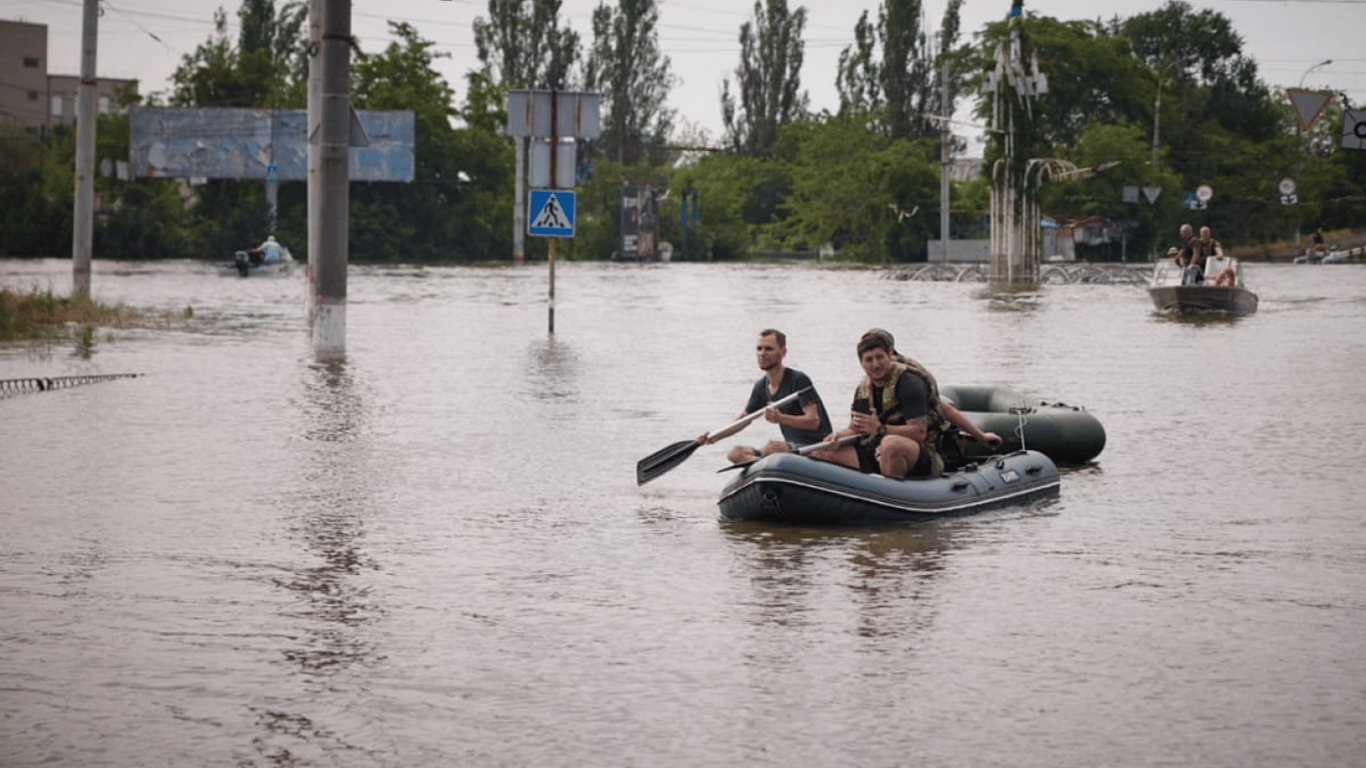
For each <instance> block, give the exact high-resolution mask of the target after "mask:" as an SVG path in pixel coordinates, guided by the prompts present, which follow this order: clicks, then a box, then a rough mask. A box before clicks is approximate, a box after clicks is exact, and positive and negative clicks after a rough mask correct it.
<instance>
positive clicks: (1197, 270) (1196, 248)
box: [1190, 227, 1224, 283]
mask: <svg viewBox="0 0 1366 768" xmlns="http://www.w3.org/2000/svg"><path fill="white" fill-rule="evenodd" d="M1190 253H1191V260H1190V266H1191V267H1193V269H1191V270H1190V275H1191V279H1192V282H1195V283H1201V282H1204V280H1205V260H1206V259H1208V258H1210V257H1211V256H1218V257H1223V255H1224V247H1223V246H1222V245H1220V244H1219V241H1218V240H1215V239H1214V235H1213V233H1211V232H1210V228H1209V227H1201V228H1200V237H1199V239H1197V240H1193V241H1191V244H1190Z"/></svg>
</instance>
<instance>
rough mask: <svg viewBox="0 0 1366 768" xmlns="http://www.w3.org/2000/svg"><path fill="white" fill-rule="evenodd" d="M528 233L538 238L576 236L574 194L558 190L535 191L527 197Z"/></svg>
mask: <svg viewBox="0 0 1366 768" xmlns="http://www.w3.org/2000/svg"><path fill="white" fill-rule="evenodd" d="M527 197H528V201H527V207H526V209H527V211H529V212H530V213H531V216H529V217H528V219H527V226H526V231H527V234H529V235H534V236H536V237H573V236H574V202H575V201H574V193H573V192H566V191H564V190H556V189H533V190H531V192H530V193H529V194H528V195H527Z"/></svg>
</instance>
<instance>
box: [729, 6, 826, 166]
mask: <svg viewBox="0 0 1366 768" xmlns="http://www.w3.org/2000/svg"><path fill="white" fill-rule="evenodd" d="M805 26H806V9H805V8H798V9H797V10H795V11H791V12H789V11H788V8H787V1H786V0H755V3H754V18H753V19H752V20H751V21H746V22H745V23H744V24H743V25H741V27H740V64H739V66H738V67H736V69H735V90H736V93H735V95H733V96H732V95H731V82H730V80H729V79H725V80H723V81H722V85H721V119H722V121H723V122H724V124H725V130H726V141H727V143H728V144H730V146H731V147H732V148H733V149H735V150H736V151H739V152H744V153H747V154H762V153H764V152H767V151H768V150H769V149H771V148H772V147H773V145H774V144H775V143H776V142H777V140H778V128H779V127H780V126H782V125H785V124H787V123H789V122H791V121H792V120H794V119H796V118H797V117H799V116H801V115H803V114H805V113H806V109H807V103H808V100H807V95H806V91H803V90H802V82H801V69H802V54H803V50H804V47H805V43H804V42H803V40H802V29H803V27H805Z"/></svg>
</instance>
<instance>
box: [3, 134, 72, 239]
mask: <svg viewBox="0 0 1366 768" xmlns="http://www.w3.org/2000/svg"><path fill="white" fill-rule="evenodd" d="M68 132H69V131H68ZM46 155H47V151H46V150H45V148H44V146H43V145H42V144H41V143H40V142H39V141H38V139H37V138H36V137H34V136H33V135H31V134H29V133H28V132H27V131H25V130H24V129H23V128H20V127H19V126H12V125H0V232H3V233H4V237H0V254H3V255H5V256H57V255H59V254H62V253H67V254H69V253H71V206H70V204H71V197H72V190H73V188H74V183H73V177H72V175H71V173H70V172H69V171H68V173H66V174H63V175H62V176H61V180H62V181H64V182H65V193H64V194H63V195H62V196H61V197H54V196H52V195H49V194H44V191H45V190H44V176H45V174H46V171H47V168H46V164H47V163H46ZM72 163H73V165H74V163H75V155H74V152H73V154H72ZM53 191H56V190H53ZM63 202H64V203H66V207H65V208H63V207H62V203H63Z"/></svg>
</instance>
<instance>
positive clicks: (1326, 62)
mask: <svg viewBox="0 0 1366 768" xmlns="http://www.w3.org/2000/svg"><path fill="white" fill-rule="evenodd" d="M1332 63H1333V60H1332V59H1324V60H1323V61H1320V62H1319V63H1317V64H1315V65H1314V66H1312V67H1310V68H1309V69H1306V70H1304V74H1303V75H1300V84H1299V86H1296V87H1303V86H1304V78H1306V77H1309V73H1310V72H1313V71H1314V70H1316V69H1318V68H1319V67H1326V66H1328V65H1329V64H1332Z"/></svg>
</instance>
